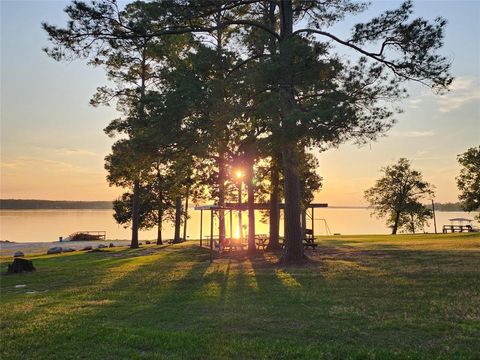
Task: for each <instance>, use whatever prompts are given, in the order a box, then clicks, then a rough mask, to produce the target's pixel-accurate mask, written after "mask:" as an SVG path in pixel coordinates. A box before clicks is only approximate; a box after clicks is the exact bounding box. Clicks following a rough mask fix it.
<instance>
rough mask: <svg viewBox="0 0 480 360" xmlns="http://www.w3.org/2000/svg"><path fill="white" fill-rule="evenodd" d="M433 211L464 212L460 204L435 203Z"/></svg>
mask: <svg viewBox="0 0 480 360" xmlns="http://www.w3.org/2000/svg"><path fill="white" fill-rule="evenodd" d="M435 210H438V211H464V210H463V209H462V204H461V203H459V202H455V203H450V202H449V203H435Z"/></svg>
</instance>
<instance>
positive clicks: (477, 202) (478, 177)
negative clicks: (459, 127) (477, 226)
mask: <svg viewBox="0 0 480 360" xmlns="http://www.w3.org/2000/svg"><path fill="white" fill-rule="evenodd" d="M457 159H458V162H459V164H460V166H461V169H460V174H459V175H458V176H457V186H458V189H459V190H460V195H459V196H458V198H459V200H460V201H461V203H462V207H463V209H464V210H465V211H478V210H479V209H480V146H478V147H472V148H470V149H468V150H467V151H465V152H464V153H463V154H460V155H458V156H457ZM478 219H479V220H480V216H479V217H478Z"/></svg>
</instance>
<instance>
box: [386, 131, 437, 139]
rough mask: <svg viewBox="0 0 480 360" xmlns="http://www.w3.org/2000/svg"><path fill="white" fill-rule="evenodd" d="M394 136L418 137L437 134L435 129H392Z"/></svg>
mask: <svg viewBox="0 0 480 360" xmlns="http://www.w3.org/2000/svg"><path fill="white" fill-rule="evenodd" d="M391 134H392V135H393V136H399V137H408V138H418V137H432V136H435V132H434V131H392V132H391Z"/></svg>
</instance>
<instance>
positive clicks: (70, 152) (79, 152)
mask: <svg viewBox="0 0 480 360" xmlns="http://www.w3.org/2000/svg"><path fill="white" fill-rule="evenodd" d="M56 150H57V151H58V152H61V153H62V154H65V155H76V156H98V154H96V153H94V152H93V151H90V150H87V149H72V148H68V149H67V148H58V149H56Z"/></svg>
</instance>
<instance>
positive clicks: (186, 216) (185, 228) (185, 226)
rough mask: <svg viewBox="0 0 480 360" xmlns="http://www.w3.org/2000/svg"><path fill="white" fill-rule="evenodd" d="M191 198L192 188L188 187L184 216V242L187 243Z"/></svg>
mask: <svg viewBox="0 0 480 360" xmlns="http://www.w3.org/2000/svg"><path fill="white" fill-rule="evenodd" d="M189 196H190V187H187V194H186V195H185V213H184V216H183V221H184V222H183V241H187V220H188V197H189Z"/></svg>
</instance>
